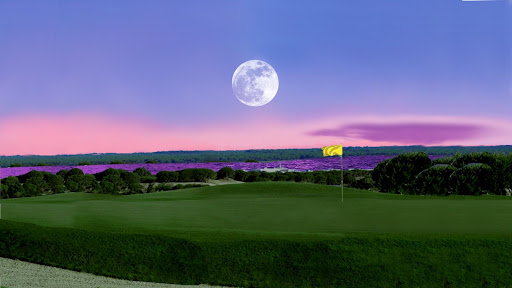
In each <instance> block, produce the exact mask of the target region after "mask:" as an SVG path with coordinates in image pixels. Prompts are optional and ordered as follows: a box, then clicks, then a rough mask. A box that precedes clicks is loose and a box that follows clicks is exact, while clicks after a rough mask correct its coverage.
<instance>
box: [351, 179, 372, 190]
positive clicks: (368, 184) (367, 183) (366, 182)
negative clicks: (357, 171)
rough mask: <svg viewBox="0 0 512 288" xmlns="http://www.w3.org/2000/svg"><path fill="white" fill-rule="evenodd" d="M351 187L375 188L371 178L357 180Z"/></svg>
mask: <svg viewBox="0 0 512 288" xmlns="http://www.w3.org/2000/svg"><path fill="white" fill-rule="evenodd" d="M352 187H354V188H357V189H370V188H372V187H375V182H373V180H372V178H371V177H364V178H361V179H357V180H356V182H355V183H354V184H353V186H352Z"/></svg>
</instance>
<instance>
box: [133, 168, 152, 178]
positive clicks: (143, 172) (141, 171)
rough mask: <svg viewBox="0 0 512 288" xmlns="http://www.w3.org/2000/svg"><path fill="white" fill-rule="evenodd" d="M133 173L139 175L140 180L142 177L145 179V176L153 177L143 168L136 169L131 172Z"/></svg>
mask: <svg viewBox="0 0 512 288" xmlns="http://www.w3.org/2000/svg"><path fill="white" fill-rule="evenodd" d="M133 173H135V174H137V175H139V176H140V177H141V178H142V177H145V176H153V175H152V174H151V172H149V171H148V170H147V169H146V168H144V167H139V168H137V169H135V170H133Z"/></svg>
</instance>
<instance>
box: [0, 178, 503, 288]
mask: <svg viewBox="0 0 512 288" xmlns="http://www.w3.org/2000/svg"><path fill="white" fill-rule="evenodd" d="M344 192H345V195H344V196H345V201H344V203H342V202H341V193H340V189H339V187H330V186H322V185H312V184H299V183H279V182H278V183H247V184H240V185H225V186H215V187H202V188H191V189H187V190H176V191H166V192H159V193H153V194H147V195H130V196H111V195H95V194H85V193H72V194H61V195H54V196H43V197H34V198H23V199H8V200H2V213H3V215H2V219H5V220H2V221H0V232H1V233H0V256H3V257H10V258H18V259H22V260H27V261H31V262H35V263H40V264H45V265H52V266H58V267H62V268H68V269H73V270H78V271H87V272H90V273H95V274H101V275H106V276H112V277H118V278H124V279H132V280H135V279H136V280H144V281H155V282H167V283H181V284H199V283H210V284H217V285H233V286H244V287H400V286H402V287H439V286H444V287H482V286H486V285H487V286H489V287H511V286H512V273H511V270H510V267H512V257H511V256H512V253H511V252H510V247H512V201H511V200H512V199H511V197H499V196H482V197H471V196H450V197H425V196H403V195H391V194H380V193H375V192H370V191H362V190H356V189H345V191H344ZM21 222H23V223H21ZM26 223H31V224H37V225H30V224H26ZM70 228H72V229H70Z"/></svg>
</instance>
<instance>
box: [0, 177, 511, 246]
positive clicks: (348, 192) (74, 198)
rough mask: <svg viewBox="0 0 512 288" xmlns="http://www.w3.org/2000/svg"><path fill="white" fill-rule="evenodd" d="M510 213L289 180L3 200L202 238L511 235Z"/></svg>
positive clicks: (482, 201) (116, 225) (59, 221)
mask: <svg viewBox="0 0 512 288" xmlns="http://www.w3.org/2000/svg"><path fill="white" fill-rule="evenodd" d="M510 211H512V198H511V197H504V196H480V197H473V196H448V197H435V196H433V197H426V196H405V195H391V194H383V193H378V192H371V191H364V190H357V189H350V188H345V189H344V201H343V202H342V201H341V191H340V187H334V186H324V185H314V184H302V183H286V182H264V183H245V184H236V185H219V186H212V187H202V188H191V189H184V190H175V191H166V192H158V193H152V194H138V195H128V196H112V195H100V194H86V193H67V194H60V195H51V196H42V197H34V198H21V199H7V200H3V201H2V213H3V215H2V219H5V220H11V221H17V222H25V223H32V224H37V225H41V226H48V227H67V228H79V229H86V230H96V231H105V232H122V233H140V234H165V235H169V236H180V237H185V238H190V239H197V240H199V239H212V237H213V238H215V237H223V235H222V234H225V235H228V234H230V233H240V234H244V235H247V236H249V237H255V236H268V237H279V238H281V237H284V238H290V237H291V238H295V237H300V236H307V237H313V238H315V237H318V238H331V237H336V236H342V235H346V234H347V233H348V234H353V233H356V234H357V233H375V232H376V233H400V234H402V233H406V234H410V233H413V234H414V233H420V234H434V235H436V234H451V235H453V236H455V235H465V234H480V235H483V234H486V235H503V234H512V213H510ZM226 233H227V234H226ZM204 234H208V236H207V237H205V235H204ZM213 234H214V235H213Z"/></svg>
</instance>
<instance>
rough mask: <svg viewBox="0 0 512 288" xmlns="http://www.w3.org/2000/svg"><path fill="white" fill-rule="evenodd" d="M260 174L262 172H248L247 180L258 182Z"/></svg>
mask: <svg viewBox="0 0 512 288" xmlns="http://www.w3.org/2000/svg"><path fill="white" fill-rule="evenodd" d="M258 176H260V172H258V171H249V172H247V173H246V177H245V182H256V181H257V179H258Z"/></svg>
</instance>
